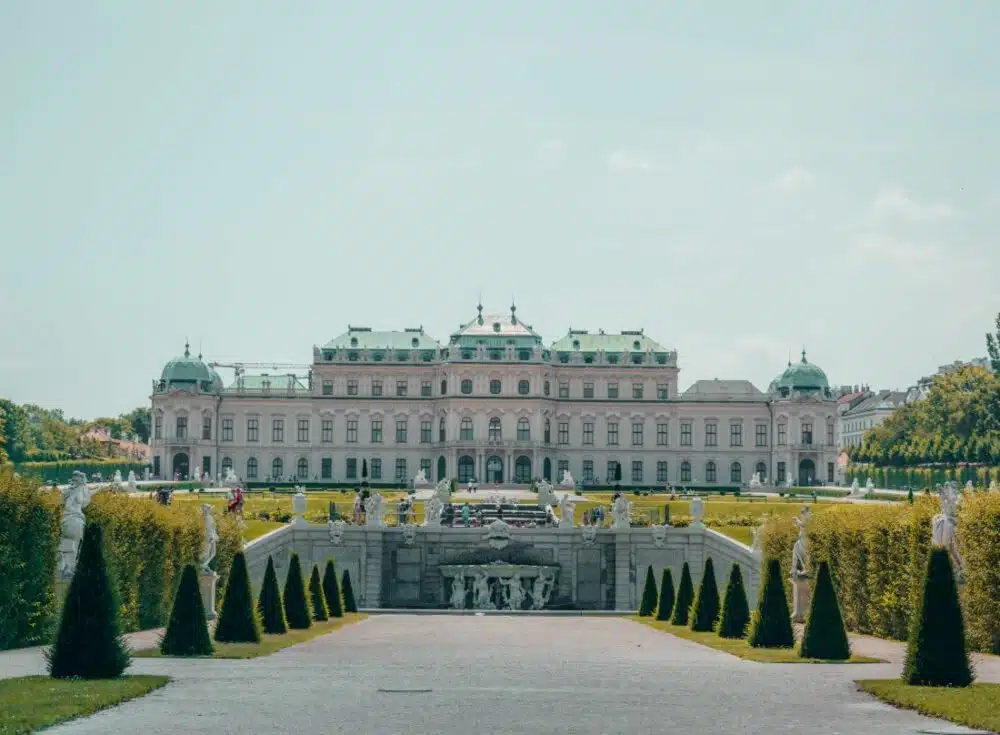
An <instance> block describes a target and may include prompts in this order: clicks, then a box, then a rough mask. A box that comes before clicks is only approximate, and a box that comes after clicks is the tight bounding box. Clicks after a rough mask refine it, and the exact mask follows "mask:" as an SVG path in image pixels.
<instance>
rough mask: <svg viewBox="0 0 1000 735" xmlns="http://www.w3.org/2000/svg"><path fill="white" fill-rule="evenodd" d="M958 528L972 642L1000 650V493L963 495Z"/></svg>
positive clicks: (976, 647) (985, 648)
mask: <svg viewBox="0 0 1000 735" xmlns="http://www.w3.org/2000/svg"><path fill="white" fill-rule="evenodd" d="M958 529H959V534H958V548H959V552H960V553H961V555H962V572H963V575H964V584H963V585H962V604H963V607H964V609H965V624H966V635H968V637H969V646H970V647H971V648H972V649H973V650H976V651H983V652H988V653H994V654H1000V571H998V570H1000V494H998V493H975V494H973V495H963V496H962V504H961V505H960V506H959V509H958Z"/></svg>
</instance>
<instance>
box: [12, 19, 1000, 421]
mask: <svg viewBox="0 0 1000 735" xmlns="http://www.w3.org/2000/svg"><path fill="white" fill-rule="evenodd" d="M998 27H1000V3H998V2H996V0H963V1H962V2H961V3H949V2H945V1H944V0H940V1H931V0H874V1H873V0H842V1H841V2H838V3H803V2H799V1H798V0H787V1H786V0H755V1H753V2H749V1H747V0H732V1H731V2H723V1H722V0H716V1H714V2H704V3H677V2H648V1H647V2H641V3H632V4H629V3H624V4H623V3H619V2H610V1H609V2H594V1H588V0H541V1H540V2H521V1H520V0H515V1H514V2H509V3H470V2H467V1H466V0H455V1H453V2H449V1H447V0H424V1H423V2H420V3H406V2H398V1H397V2H379V1H378V0H369V1H368V2H363V3H356V2H341V1H334V0H326V1H323V2H319V1H314V2H310V1H307V0H301V1H297V2H292V3H279V2H259V1H254V0H216V1H215V2H212V3H202V2H190V1H186V0H178V1H175V2H170V3H164V2H149V1H139V2H136V0H120V1H117V2H113V1H105V2H99V1H98V0H95V1H94V2H80V3H67V2H57V1H56V0H10V1H9V2H4V3H0V90H2V97H0V99H2V102H0V105H2V115H0V345H2V346H0V396H4V397H7V398H10V399H11V400H14V401H17V402H33V403H38V404H40V405H43V406H46V407H51V408H62V409H63V410H64V411H65V412H66V413H67V415H73V416H80V417H85V418H93V417H97V416H103V415H115V414H118V413H120V412H122V411H126V410H129V409H131V408H133V407H135V406H139V405H148V404H149V393H150V386H151V380H152V379H153V378H155V377H158V376H159V373H160V371H161V369H162V367H163V364H164V363H165V362H166V361H167V360H169V359H170V358H171V357H174V356H175V355H177V354H179V353H181V352H182V351H183V349H184V342H185V339H190V341H191V344H192V350H193V351H197V350H198V349H201V350H202V351H203V353H204V355H205V358H206V360H218V361H223V362H225V361H235V360H239V361H261V362H267V361H282V362H294V363H303V364H305V363H308V362H309V361H311V359H312V346H313V345H315V344H323V343H325V342H327V341H329V340H330V339H332V338H334V337H335V336H337V335H338V334H341V333H342V332H344V331H345V330H346V329H347V325H348V324H353V325H363V326H370V327H373V328H375V329H393V328H398V329H402V328H404V327H415V326H420V325H423V327H424V328H425V330H427V331H428V332H429V333H430V334H431V335H433V336H434V337H436V338H438V339H439V340H442V341H446V340H447V338H448V335H449V334H450V333H452V332H453V331H455V329H456V328H457V327H458V326H459V324H461V323H462V322H466V321H468V320H470V319H472V318H473V317H475V314H476V312H475V306H476V303H477V301H478V300H479V297H480V294H481V295H482V300H483V304H484V306H485V310H486V311H487V312H500V313H503V312H506V311H507V310H508V309H509V306H510V303H511V299H512V298H513V299H515V300H516V304H517V308H518V311H517V313H518V316H519V317H520V318H521V319H523V320H525V321H526V322H528V323H530V324H532V325H533V326H534V327H535V329H536V330H537V331H539V332H540V333H541V334H542V335H543V337H545V338H546V339H547V340H552V341H554V340H555V339H558V338H559V337H561V336H562V335H564V334H565V333H566V331H567V330H568V329H569V328H570V327H573V328H575V329H592V330H596V329H599V328H603V329H606V330H610V331H618V330H621V329H639V328H642V329H644V330H645V331H646V333H647V334H649V335H650V336H652V337H653V338H654V339H656V340H658V341H660V342H661V343H663V344H665V345H667V346H669V347H672V348H676V349H677V350H678V353H679V354H678V363H679V366H680V368H681V373H680V382H681V388H682V389H683V388H684V387H685V386H687V385H690V384H691V383H692V382H693V381H694V380H697V379H703V378H722V379H748V380H751V381H753V382H754V383H755V384H756V385H757V386H758V387H759V388H762V389H764V388H766V386H767V384H768V382H770V380H771V379H772V378H773V377H774V376H775V375H777V374H779V373H780V372H781V371H782V370H783V369H784V367H785V365H786V363H787V360H788V357H789V355H790V354H791V355H792V359H797V356H798V354H799V352H800V351H801V349H802V348H803V347H805V348H806V349H807V351H808V357H809V359H810V361H812V362H815V363H816V364H818V365H820V366H821V367H822V368H823V369H824V370H825V371H826V373H827V375H828V376H829V379H830V381H831V383H832V384H835V385H841V384H856V383H867V384H869V385H871V386H872V387H875V388H905V387H906V386H907V385H910V384H912V383H914V382H915V381H916V380H917V379H918V378H919V377H920V376H922V375H927V374H930V373H932V372H933V371H934V370H935V369H936V368H937V366H938V365H940V364H944V363H949V362H951V361H953V360H956V359H969V358H972V357H976V356H982V355H983V354H984V353H985V346H984V334H985V333H986V331H987V330H988V329H989V328H990V327H991V326H992V324H993V321H994V318H995V315H996V313H997V312H998V311H1000V295H998V291H997V288H996V285H997V283H998V280H1000V176H998V173H997V172H998V171H1000V47H998V46H997V44H996V43H995V33H996V29H997V28H998Z"/></svg>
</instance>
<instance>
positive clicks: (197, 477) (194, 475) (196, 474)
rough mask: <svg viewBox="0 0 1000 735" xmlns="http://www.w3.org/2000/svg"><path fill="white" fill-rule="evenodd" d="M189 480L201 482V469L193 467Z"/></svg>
mask: <svg viewBox="0 0 1000 735" xmlns="http://www.w3.org/2000/svg"><path fill="white" fill-rule="evenodd" d="M191 480H192V481H193V482H201V467H195V468H194V470H192V471H191Z"/></svg>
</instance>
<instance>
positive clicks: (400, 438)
mask: <svg viewBox="0 0 1000 735" xmlns="http://www.w3.org/2000/svg"><path fill="white" fill-rule="evenodd" d="M396 443H397V444H406V421H405V419H404V420H403V421H397V422H396Z"/></svg>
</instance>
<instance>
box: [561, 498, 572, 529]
mask: <svg viewBox="0 0 1000 735" xmlns="http://www.w3.org/2000/svg"><path fill="white" fill-rule="evenodd" d="M574 510H575V503H574V502H573V498H572V497H571V496H570V494H569V493H566V494H565V495H563V497H562V500H561V501H560V502H559V511H560V514H561V517H560V520H559V528H573V512H574Z"/></svg>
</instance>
